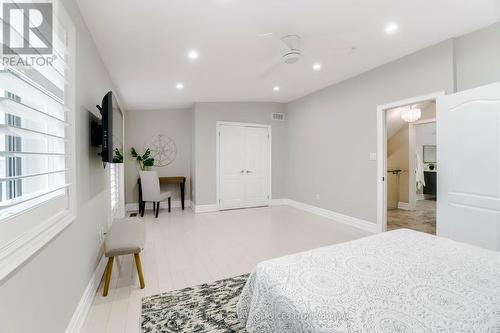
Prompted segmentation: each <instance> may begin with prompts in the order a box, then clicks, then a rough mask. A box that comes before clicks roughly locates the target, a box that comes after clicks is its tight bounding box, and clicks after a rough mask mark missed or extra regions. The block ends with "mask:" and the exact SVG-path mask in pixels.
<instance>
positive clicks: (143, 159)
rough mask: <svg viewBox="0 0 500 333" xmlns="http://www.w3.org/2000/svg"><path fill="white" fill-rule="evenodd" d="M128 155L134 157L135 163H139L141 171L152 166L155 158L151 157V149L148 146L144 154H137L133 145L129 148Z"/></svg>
mask: <svg viewBox="0 0 500 333" xmlns="http://www.w3.org/2000/svg"><path fill="white" fill-rule="evenodd" d="M130 155H131V156H132V157H133V158H135V160H136V161H137V163H138V164H139V168H141V170H142V171H145V170H147V169H149V168H150V167H152V166H153V165H154V163H155V159H154V158H153V157H151V150H150V149H149V148H147V149H146V151H145V152H144V154H142V155H139V154H138V153H137V151H136V150H135V148H134V147H132V148H130Z"/></svg>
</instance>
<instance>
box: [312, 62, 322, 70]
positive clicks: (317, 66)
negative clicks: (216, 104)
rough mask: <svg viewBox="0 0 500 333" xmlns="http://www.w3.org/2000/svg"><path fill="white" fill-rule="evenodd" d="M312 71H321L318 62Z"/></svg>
mask: <svg viewBox="0 0 500 333" xmlns="http://www.w3.org/2000/svg"><path fill="white" fill-rule="evenodd" d="M313 69H314V70H315V71H319V70H320V69H321V64H320V63H319V62H317V63H315V64H314V65H313Z"/></svg>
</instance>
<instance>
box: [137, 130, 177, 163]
mask: <svg viewBox="0 0 500 333" xmlns="http://www.w3.org/2000/svg"><path fill="white" fill-rule="evenodd" d="M144 147H145V148H149V149H150V150H151V156H152V157H153V158H154V159H155V164H154V165H155V166H156V167H164V166H167V165H169V164H171V163H172V162H173V161H174V160H175V158H176V157H177V146H176V145H175V141H174V140H173V139H172V138H171V137H169V136H168V135H164V134H158V135H153V136H152V137H150V138H149V139H148V140H146V142H144Z"/></svg>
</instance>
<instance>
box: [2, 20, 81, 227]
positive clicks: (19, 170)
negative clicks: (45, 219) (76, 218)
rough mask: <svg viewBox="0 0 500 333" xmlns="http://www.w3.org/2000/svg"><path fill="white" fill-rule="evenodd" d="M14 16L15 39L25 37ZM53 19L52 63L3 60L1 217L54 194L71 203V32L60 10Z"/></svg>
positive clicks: (13, 34)
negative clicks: (64, 22)
mask: <svg viewBox="0 0 500 333" xmlns="http://www.w3.org/2000/svg"><path fill="white" fill-rule="evenodd" d="M16 19H19V20H22V19H23V18H22V17H19V15H17V16H16V15H11V22H10V26H11V40H12V39H15V38H16V36H17V38H24V37H23V36H22V34H21V33H20V32H19V31H18V29H19V28H20V27H22V25H21V24H16V22H15V20H16ZM53 25H54V29H53V30H54V34H53V49H54V51H53V55H51V56H54V61H53V62H52V64H49V63H44V64H42V65H37V64H31V65H30V66H16V65H13V64H12V63H11V62H8V63H5V62H2V65H1V66H0V222H1V221H3V220H5V219H8V218H10V217H13V216H16V215H18V214H21V213H23V212H24V211H26V210H28V209H30V208H32V207H34V206H37V205H40V204H42V203H44V202H48V201H50V200H52V199H54V198H62V199H63V201H66V203H65V204H63V205H60V207H61V208H62V209H64V208H67V207H68V202H67V201H68V200H69V199H68V198H69V196H68V192H69V189H68V187H69V185H70V176H69V175H70V173H69V171H70V165H71V163H69V157H70V154H71V152H70V149H69V148H70V147H71V146H70V142H71V137H70V135H69V132H70V131H69V128H70V126H71V125H72V123H71V119H72V117H70V112H72V110H70V109H69V105H68V96H67V88H68V84H69V83H68V72H69V70H70V67H69V62H68V56H69V54H68V49H67V41H68V36H67V33H66V30H65V28H64V26H63V25H62V24H61V22H60V21H59V20H58V19H57V17H56V16H55V17H54V22H53ZM2 43H3V41H2ZM19 56H20V57H22V55H19ZM34 56H35V57H36V56H41V55H36V54H35V55H34Z"/></svg>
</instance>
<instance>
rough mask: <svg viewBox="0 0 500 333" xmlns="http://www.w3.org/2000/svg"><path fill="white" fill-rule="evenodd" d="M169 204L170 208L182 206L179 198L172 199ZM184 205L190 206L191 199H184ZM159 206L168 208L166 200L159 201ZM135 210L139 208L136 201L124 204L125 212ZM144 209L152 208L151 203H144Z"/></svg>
mask: <svg viewBox="0 0 500 333" xmlns="http://www.w3.org/2000/svg"><path fill="white" fill-rule="evenodd" d="M171 205H172V208H180V207H181V206H182V205H181V201H180V200H172V202H171ZM184 207H191V200H184ZM160 208H162V209H163V208H168V202H167V201H162V202H160ZM137 210H139V204H138V203H137V202H135V203H128V204H127V205H125V211H127V212H133V211H137ZM146 210H153V205H152V204H151V203H146Z"/></svg>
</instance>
